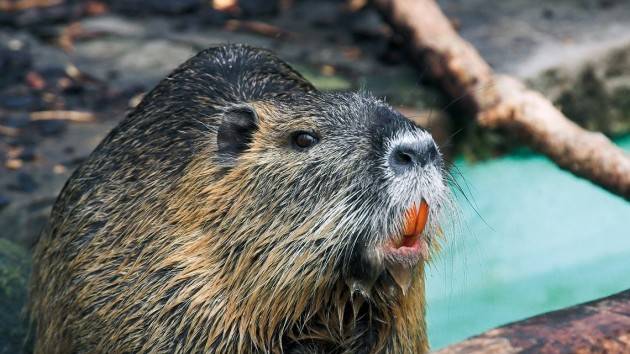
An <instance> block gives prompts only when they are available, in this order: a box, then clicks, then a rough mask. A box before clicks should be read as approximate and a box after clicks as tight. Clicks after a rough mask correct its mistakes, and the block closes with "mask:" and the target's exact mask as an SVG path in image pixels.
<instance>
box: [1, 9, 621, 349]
mask: <svg viewBox="0 0 630 354" xmlns="http://www.w3.org/2000/svg"><path fill="white" fill-rule="evenodd" d="M438 2H439V4H440V6H441V7H442V9H443V11H444V12H445V13H446V14H447V15H448V16H449V18H450V20H451V22H452V24H453V25H454V26H455V27H456V28H457V30H458V31H459V33H460V34H461V35H462V36H463V37H464V38H465V39H467V40H469V41H471V42H472V43H473V44H474V45H475V47H476V48H477V49H478V50H479V51H480V53H481V55H482V56H483V57H484V58H485V59H486V60H487V61H488V62H489V63H490V64H491V65H492V67H493V68H494V69H495V70H496V71H497V72H501V73H507V74H510V75H513V76H516V77H518V78H520V79H522V80H524V81H526V82H527V83H528V84H529V85H530V87H533V88H535V89H537V90H539V91H541V92H543V93H544V94H545V96H546V97H548V98H549V99H550V100H552V101H553V102H554V103H555V104H556V106H557V107H559V108H560V109H561V110H562V111H563V112H564V113H565V115H567V116H568V117H570V118H572V119H574V120H575V121H576V122H577V123H578V124H580V125H581V126H583V127H585V128H587V129H590V130H596V131H601V132H603V133H605V134H606V135H608V136H609V137H611V138H612V139H613V140H614V141H615V142H616V143H617V144H618V145H619V146H621V147H622V148H623V149H625V150H626V151H630V3H629V2H627V1H623V0H557V1H553V2H549V1H542V0H540V1H531V0H505V1H500V2H498V1H491V0H441V1H438ZM226 42H229V43H247V44H250V45H254V46H259V47H265V48H269V49H271V50H273V51H274V52H276V53H277V55H278V56H280V57H281V58H282V59H284V60H286V61H288V62H289V63H291V65H293V66H294V67H295V68H296V69H297V70H299V71H300V72H301V73H303V74H304V76H306V77H307V78H308V79H309V80H311V81H312V82H313V83H314V84H315V85H316V86H317V87H318V88H320V89H321V90H357V89H362V90H367V91H370V92H372V93H373V94H374V95H377V96H380V97H384V98H386V100H387V101H388V102H389V103H390V104H392V105H394V106H396V107H397V108H398V109H400V111H401V112H403V113H404V114H405V115H406V116H408V117H410V118H411V119H413V120H414V121H415V122H416V123H418V124H421V125H423V126H425V127H428V128H429V129H430V130H431V131H432V133H433V134H434V136H435V137H436V139H437V140H438V142H439V144H440V146H441V147H442V150H443V151H444V152H445V154H446V155H447V157H448V158H449V160H451V161H453V163H454V167H453V171H452V172H453V174H454V175H456V177H457V180H458V184H459V186H460V187H461V190H458V188H456V187H455V186H454V187H453V189H454V193H455V194H456V195H457V197H458V200H459V205H460V208H461V216H460V218H459V219H458V220H454V221H453V225H452V226H453V227H452V229H453V232H452V233H451V235H450V236H449V240H448V241H447V242H445V245H444V249H443V251H442V252H441V254H440V255H439V256H438V257H437V259H435V260H434V261H433V263H432V264H431V266H430V270H429V273H428V283H427V293H428V311H429V312H428V324H429V333H430V341H431V343H432V346H433V348H440V347H443V346H445V345H448V344H451V343H454V342H456V341H459V340H462V339H464V338H466V337H468V336H471V335H474V334H478V333H480V332H483V331H485V330H487V329H490V328H492V327H495V326H497V325H501V324H505V323H508V322H512V321H516V320H519V319H523V318H526V317H529V316H532V315H535V314H539V313H542V312H546V311H550V310H554V309H558V308H562V307H566V306H569V305H573V304H576V303H580V302H584V301H587V300H591V299H595V298H598V297H602V296H606V295H609V294H612V293H614V292H617V291H621V290H624V289H628V288H630V276H629V275H628V274H629V269H630V226H629V220H630V204H629V203H628V202H626V201H624V200H623V199H622V198H620V197H618V196H615V195H613V194H611V193H608V192H606V191H604V190H603V189H601V188H600V187H597V186H595V185H593V184H591V183H590V182H588V181H586V180H582V179H578V178H577V177H575V176H573V175H571V174H569V173H568V172H565V171H563V170H560V169H559V168H558V167H556V166H555V165H554V164H553V163H552V162H550V161H549V160H548V159H547V158H545V157H543V156H540V155H537V154H535V153H533V152H532V151H530V150H529V149H527V148H525V147H523V146H521V145H520V144H519V142H518V140H517V139H515V138H512V137H510V136H509V135H506V134H502V132H497V131H488V130H483V129H481V128H479V127H477V126H476V125H475V123H474V122H473V120H470V119H467V118H463V117H462V116H461V115H460V114H458V112H457V111H455V110H453V109H452V107H453V106H452V104H453V102H452V100H448V99H446V98H444V97H443V96H442V95H441V94H440V92H439V91H438V90H437V89H435V87H434V86H433V85H432V84H431V82H427V81H426V80H425V77H424V75H423V72H422V70H417V68H415V67H414V66H413V65H412V64H411V62H410V61H408V54H407V52H406V51H405V44H406V43H405V41H404V40H403V39H402V38H401V37H400V36H399V35H397V34H396V33H394V31H393V30H392V29H391V28H390V27H388V26H387V25H386V24H385V23H384V22H383V21H382V19H381V18H380V16H379V14H378V13H377V12H376V11H375V10H374V9H372V8H371V7H370V6H369V4H367V1H365V0H364V1H361V0H347V1H344V0H323V1H315V0H269V1H256V0H238V1H237V0H88V1H78V0H77V1H72V0H0V353H15V352H18V351H19V348H21V344H22V342H23V340H24V336H25V333H26V329H25V326H24V325H23V324H24V322H23V321H21V320H20V318H21V315H22V313H23V312H22V306H23V304H24V301H25V297H26V290H25V289H26V288H25V284H26V282H27V277H28V272H29V263H30V250H31V249H32V246H33V244H34V243H35V242H36V240H37V236H38V232H39V230H40V229H41V228H42V227H43V225H44V224H45V222H46V219H47V217H48V213H49V212H50V208H51V206H52V204H53V202H54V200H55V198H56V195H57V193H58V192H59V190H60V189H61V187H62V186H63V183H64V182H65V180H66V179H67V178H68V177H69V175H70V173H71V172H72V171H73V169H74V168H76V166H77V165H78V164H80V163H81V161H83V160H84V159H85V158H86V157H87V155H88V154H89V152H90V151H91V150H92V149H93V148H94V147H95V146H96V144H98V142H99V141H100V139H102V138H103V137H104V136H105V134H106V133H107V132H108V131H109V130H110V129H111V128H112V127H113V126H114V125H115V124H116V123H117V122H118V121H119V120H120V119H122V118H123V117H124V115H125V113H126V112H127V111H128V110H130V109H132V108H133V107H134V106H135V105H136V104H138V102H139V101H140V100H141V98H142V96H143V94H144V93H146V92H147V90H150V89H151V88H152V87H153V86H154V85H155V84H156V83H157V82H158V81H159V80H160V79H161V78H163V77H164V76H165V75H166V74H167V73H169V72H170V71H171V70H172V69H174V68H175V67H176V66H177V65H179V64H180V63H182V62H183V61H185V60H186V59H187V58H189V57H190V56H192V55H193V54H195V53H196V52H198V51H200V50H202V49H204V48H207V47H209V46H212V45H215V44H218V43H226Z"/></svg>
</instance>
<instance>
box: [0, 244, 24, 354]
mask: <svg viewBox="0 0 630 354" xmlns="http://www.w3.org/2000/svg"><path fill="white" fill-rule="evenodd" d="M29 272H30V255H29V254H28V252H27V251H26V250H25V249H23V248H22V247H20V246H18V245H16V244H14V243H12V242H10V241H8V240H4V239H0V354H9V353H21V352H23V351H24V348H25V342H26V338H27V335H26V334H27V321H26V312H25V305H26V299H27V284H28V276H29Z"/></svg>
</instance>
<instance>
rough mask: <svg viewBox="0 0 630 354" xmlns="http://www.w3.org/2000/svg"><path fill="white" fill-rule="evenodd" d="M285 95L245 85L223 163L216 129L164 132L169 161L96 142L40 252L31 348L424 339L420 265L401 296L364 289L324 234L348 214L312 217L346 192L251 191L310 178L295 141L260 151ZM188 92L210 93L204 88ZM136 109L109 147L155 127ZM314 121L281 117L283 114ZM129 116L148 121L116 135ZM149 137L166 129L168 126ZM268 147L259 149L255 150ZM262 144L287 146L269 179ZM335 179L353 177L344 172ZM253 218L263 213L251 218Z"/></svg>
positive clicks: (257, 348)
mask: <svg viewBox="0 0 630 354" xmlns="http://www.w3.org/2000/svg"><path fill="white" fill-rule="evenodd" d="M247 50H251V49H247ZM264 53H266V52H264ZM265 55H267V54H265ZM283 68H284V67H283ZM283 70H284V69H283ZM282 77H284V79H283V80H285V81H286V82H285V84H286V85H288V86H289V87H292V89H293V90H302V91H304V92H310V91H312V90H314V89H312V87H311V86H310V84H308V83H306V82H305V81H304V80H303V79H302V78H301V77H300V76H299V74H295V73H293V72H291V71H287V72H286V73H283V74H282ZM180 85H185V83H180ZM158 91H159V89H158ZM279 96H280V95H270V94H263V95H259V96H258V97H254V99H250V100H248V103H249V104H251V105H252V106H253V107H254V108H255V110H256V112H257V113H258V116H259V120H260V122H259V127H258V130H257V131H256V133H255V135H254V137H253V140H252V144H251V146H250V148H249V150H248V153H246V154H244V155H243V156H241V157H239V160H238V163H237V164H235V165H234V166H233V167H232V168H229V169H225V168H224V167H222V166H221V165H220V164H217V163H216V161H215V160H213V159H212V158H211V157H212V156H213V154H215V148H214V147H213V144H212V141H211V140H210V141H208V143H206V144H202V143H199V141H201V140H200V139H197V135H194V134H197V132H196V130H195V129H193V128H190V134H191V135H194V138H193V139H188V138H187V139H188V140H186V139H182V140H178V138H175V139H174V140H173V141H172V142H171V144H172V146H174V147H173V149H174V150H177V147H180V150H181V151H183V152H178V154H181V155H182V156H183V155H187V154H188V155H190V158H189V159H188V160H186V161H185V162H181V163H180V165H183V166H178V164H177V162H172V161H168V162H165V161H166V159H171V160H172V159H173V156H175V155H173V156H165V157H161V155H160V154H155V155H152V154H149V153H147V152H146V151H144V150H142V149H141V148H138V153H137V154H136V155H134V154H132V155H133V156H127V155H128V153H129V152H128V151H122V152H119V153H121V154H125V155H124V156H123V155H121V156H122V157H120V158H118V157H112V156H118V155H117V154H118V152H116V153H113V152H110V151H105V152H103V153H102V154H98V153H95V155H93V156H92V157H91V158H90V160H89V161H88V162H87V163H86V164H84V165H83V166H82V167H81V168H80V169H79V170H78V171H77V172H76V173H75V175H74V176H73V177H72V179H71V181H70V182H69V183H68V184H67V185H66V187H65V188H64V191H63V192H62V194H61V196H60V198H59V200H58V202H57V204H56V206H55V208H54V210H53V213H52V216H51V223H50V224H49V226H48V227H47V229H46V230H45V232H44V234H43V236H42V238H41V240H40V242H39V245H38V247H37V250H36V252H35V256H34V272H33V279H32V295H31V303H32V305H31V313H32V315H33V320H34V324H35V327H36V335H35V338H36V349H35V351H36V352H37V353H55V352H56V353H71V352H73V353H74V352H76V353H84V352H86V353H87V352H90V353H95V352H98V353H123V352H163V353H166V352H169V353H170V352H178V353H197V352H218V353H236V352H241V353H247V352H276V353H277V352H283V351H285V352H295V353H310V352H313V353H315V352H337V353H360V352H366V353H376V352H379V353H380V352H383V353H423V352H426V351H427V350H428V345H427V336H426V331H425V322H424V308H425V303H424V280H423V279H424V273H423V265H422V264H421V265H419V266H418V267H417V270H416V272H415V275H414V281H413V282H412V285H411V288H410V289H409V290H408V292H407V293H406V294H405V295H403V294H402V292H400V291H396V289H395V288H392V287H391V286H386V285H385V284H381V283H383V280H378V281H377V284H376V285H375V288H376V289H378V290H377V291H374V292H373V293H372V294H371V295H370V296H369V297H365V296H363V295H361V294H357V293H351V290H350V289H349V288H348V286H347V285H346V283H345V282H344V280H343V279H340V277H339V276H338V275H337V273H336V272H337V270H336V268H335V267H337V266H338V265H339V263H340V262H341V260H340V259H338V257H339V256H338V255H337V253H338V252H339V248H338V247H339V246H338V245H335V244H334V243H330V242H328V235H329V234H330V232H332V229H333V228H334V227H335V225H337V224H338V223H342V222H344V221H343V220H342V218H343V215H338V214H334V213H333V214H331V218H330V219H328V220H322V218H321V214H322V210H327V209H330V208H331V207H333V206H334V205H335V203H338V202H339V201H338V200H335V198H337V196H335V193H334V191H333V190H329V189H328V187H327V186H325V185H320V184H314V185H313V191H312V192H311V193H312V194H314V195H317V194H318V193H319V195H324V196H326V197H325V198H315V197H312V198H314V199H313V200H312V203H313V204H312V207H311V208H310V209H304V208H300V207H298V206H296V205H293V204H291V202H286V200H285V199H276V200H274V199H268V200H266V203H261V202H260V199H257V198H254V197H253V195H255V193H258V192H256V190H258V189H260V188H271V189H273V188H276V186H282V185H285V183H290V181H291V180H292V179H296V178H304V177H303V176H300V174H299V172H298V171H299V169H296V166H295V164H294V163H292V162H291V161H292V159H294V158H293V157H292V156H283V155H282V153H281V151H280V150H278V153H277V154H276V155H274V154H270V153H269V152H267V151H268V150H269V147H270V146H279V144H280V141H281V139H282V137H279V136H276V135H274V134H276V133H275V132H277V126H278V125H282V124H287V123H286V120H285V119H281V118H280V117H282V116H283V115H287V114H291V113H290V112H286V111H284V110H282V109H279V106H278V105H277V104H276V100H277V98H278V97H279ZM147 97H148V98H147V99H145V101H147V100H151V99H154V98H153V97H152V95H151V94H149V95H148V96H147ZM195 100H197V101H199V102H205V103H206V104H208V105H216V104H217V101H214V100H209V99H208V98H206V97H205V96H204V95H199V97H198V98H195ZM225 101H229V98H228V99H225ZM143 110H144V111H145V112H148V113H146V115H149V114H150V113H151V112H154V111H155V109H154V108H152V106H151V103H150V102H148V103H145V105H144V106H141V107H140V108H139V111H140V112H141V113H139V114H136V115H134V114H132V115H130V118H127V123H125V122H123V123H122V128H119V130H118V131H114V132H113V133H112V134H111V135H110V137H108V139H106V142H105V143H103V146H116V145H119V146H121V149H123V148H124V149H130V148H133V147H134V146H140V145H138V144H140V143H134V141H138V140H139V141H140V142H142V141H143V139H149V138H151V135H150V134H152V131H151V129H152V128H146V127H140V126H138V125H137V124H139V123H138V122H139V121H141V120H142V119H144V113H142V112H143ZM306 111H308V110H306ZM175 114H188V113H186V112H181V113H175ZM209 114H210V113H209ZM211 114H214V115H217V114H220V110H216V111H212V112H211ZM134 119H135V120H134ZM309 124H310V123H309V120H308V119H303V120H301V119H295V120H291V121H290V125H291V127H292V128H295V126H303V127H304V128H305V129H306V128H308V126H309ZM124 129H127V130H134V129H136V130H138V131H140V130H142V129H144V131H145V132H146V135H145V136H140V137H139V138H137V139H136V138H135V139H136V140H130V141H128V140H125V139H123V138H120V139H121V140H120V143H117V141H118V140H117V139H119V137H120V136H121V135H120V134H123V133H121V131H123V130H124ZM156 129H157V128H156ZM182 129H184V128H182ZM156 131H157V130H156ZM136 134H140V133H136ZM155 134H156V136H157V135H158V134H157V133H155ZM163 138H164V139H167V138H168V137H167V136H165V137H163ZM155 139H156V143H155V144H159V142H158V141H159V140H160V139H162V137H159V138H155ZM190 141H192V143H191V142H190ZM165 146H166V145H165ZM169 146H170V145H169ZM151 148H152V147H150V146H149V147H147V148H146V149H151ZM114 149H116V148H115V147H114ZM101 150H102V149H101ZM263 150H264V151H266V152H265V154H266V155H263V154H259V153H258V151H263ZM147 151H148V150H147ZM265 158H267V159H280V160H281V161H285V160H286V163H284V164H281V165H284V166H286V167H285V169H282V168H280V169H279V171H277V174H276V175H274V176H272V177H273V178H275V179H272V180H268V179H266V178H267V177H266V175H261V173H260V171H259V169H260V168H261V167H260V166H261V165H264V164H265V160H264V159H265ZM163 159H164V161H163ZM129 161H132V162H133V161H137V162H133V164H131V162H129ZM134 164H135V165H134ZM131 166H135V167H131ZM150 166H159V168H157V169H152V168H150ZM340 168H347V166H341V167H340ZM104 171H106V172H107V173H105V172H104ZM333 173H334V172H332V171H331V172H330V174H331V175H332V174H333ZM101 175H105V176H106V177H102V176H101ZM272 177H269V178H272ZM339 178H340V181H342V180H344V179H349V180H347V181H345V182H347V183H352V181H351V180H350V179H352V178H353V176H351V175H350V176H348V177H343V176H342V177H339ZM284 180H286V181H289V182H286V181H284ZM112 181H116V183H113V182H112ZM283 181H284V182H283ZM340 183H341V182H340ZM303 198H311V197H309V196H304V197H303ZM283 203H286V204H283ZM278 210H282V215H280V216H279V215H278ZM288 220H290V222H288ZM252 225H258V226H259V227H257V229H256V232H255V233H253V232H252V230H251V228H252ZM260 225H263V226H264V227H263V226H260ZM279 235H281V236H282V237H281V238H279ZM310 245H318V246H317V247H315V246H310ZM324 260H326V262H324Z"/></svg>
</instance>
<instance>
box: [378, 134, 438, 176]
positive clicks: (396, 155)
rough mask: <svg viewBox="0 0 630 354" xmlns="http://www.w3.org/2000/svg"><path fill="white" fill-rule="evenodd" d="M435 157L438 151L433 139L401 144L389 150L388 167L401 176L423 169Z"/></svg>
mask: <svg viewBox="0 0 630 354" xmlns="http://www.w3.org/2000/svg"><path fill="white" fill-rule="evenodd" d="M437 157H438V151H437V148H436V147H435V143H434V142H433V139H430V138H429V139H422V140H418V141H414V142H401V143H399V144H397V145H396V146H394V147H393V148H392V150H391V153H390V155H389V167H390V168H391V169H392V170H393V171H394V172H395V173H397V174H402V173H405V172H407V171H409V170H413V169H414V168H416V167H424V166H426V165H427V164H429V163H431V162H433V161H435V159H436V158H437Z"/></svg>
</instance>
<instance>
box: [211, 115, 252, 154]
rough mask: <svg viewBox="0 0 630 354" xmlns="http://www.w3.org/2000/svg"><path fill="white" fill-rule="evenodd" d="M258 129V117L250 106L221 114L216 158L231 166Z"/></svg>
mask: <svg viewBox="0 0 630 354" xmlns="http://www.w3.org/2000/svg"><path fill="white" fill-rule="evenodd" d="M257 128H258V115H257V114H256V111H255V110H254V109H253V108H252V107H250V106H239V107H235V108H232V109H230V110H228V111H226V112H225V113H224V114H223V118H222V120H221V123H220V124H219V129H218V131H217V145H218V149H217V156H218V157H219V158H220V161H221V162H223V163H225V164H233V163H234V162H235V161H236V158H237V157H238V156H239V155H240V154H241V153H243V151H245V150H246V149H247V148H248V147H249V144H250V143H251V141H252V136H253V135H254V131H256V129H257Z"/></svg>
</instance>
